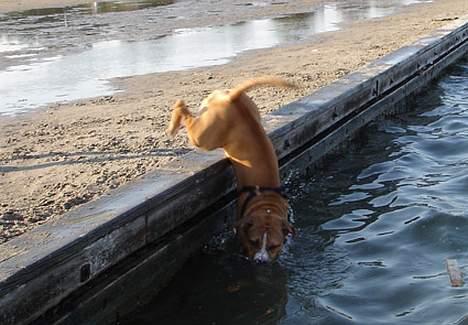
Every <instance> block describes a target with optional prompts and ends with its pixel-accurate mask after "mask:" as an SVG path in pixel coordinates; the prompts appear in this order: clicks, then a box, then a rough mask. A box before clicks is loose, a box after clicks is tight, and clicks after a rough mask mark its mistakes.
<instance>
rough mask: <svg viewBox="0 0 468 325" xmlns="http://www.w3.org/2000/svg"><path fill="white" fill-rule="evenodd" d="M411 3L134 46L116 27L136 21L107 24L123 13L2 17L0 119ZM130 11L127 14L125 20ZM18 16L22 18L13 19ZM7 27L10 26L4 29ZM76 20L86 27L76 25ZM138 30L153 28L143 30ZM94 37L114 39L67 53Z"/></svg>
mask: <svg viewBox="0 0 468 325" xmlns="http://www.w3.org/2000/svg"><path fill="white" fill-rule="evenodd" d="M417 2H423V1H420V0H387V1H373V0H366V1H335V2H328V3H326V4H323V5H320V6H319V7H317V8H316V9H315V10H314V11H312V12H310V13H303V14H296V15H292V16H284V17H280V18H275V19H260V20H253V21H247V22H241V23H237V24H232V25H226V26H218V27H209V28H194V29H181V30H176V31H175V32H174V33H173V34H171V35H168V36H164V37H160V36H159V37H158V35H152V36H151V37H150V38H151V39H150V40H143V41H134V42H129V41H125V40H119V37H120V36H122V34H120V33H121V32H119V30H125V29H126V28H127V27H128V28H132V26H133V27H135V26H134V25H135V21H134V20H132V19H130V20H128V21H127V22H126V23H124V24H123V25H119V28H117V30H116V29H114V28H113V27H111V26H114V24H116V22H115V20H116V19H120V18H121V16H118V17H117V18H116V17H114V16H112V15H110V14H103V15H99V18H100V19H99V20H93V21H92V22H87V21H86V19H87V18H86V17H88V16H89V15H88V13H90V12H92V9H90V8H89V7H85V8H87V9H86V10H85V9H82V8H81V7H75V9H70V11H68V13H69V14H70V13H71V12H73V10H76V11H77V12H80V11H83V13H86V15H83V14H79V15H78V16H77V17H75V19H74V20H73V22H71V21H67V14H64V13H63V12H60V10H58V9H47V10H51V13H50V14H45V15H44V13H47V11H45V12H42V11H41V10H34V11H29V12H26V13H14V14H12V15H4V16H3V17H0V28H2V29H3V28H5V27H7V28H8V26H10V27H11V26H13V25H14V26H16V27H15V28H16V29H15V31H16V32H15V33H14V34H12V33H5V32H2V30H1V29H0V58H1V59H2V60H1V61H3V62H4V63H3V66H2V64H1V63H0V69H1V70H0V92H1V93H2V96H1V97H0V114H15V113H18V112H24V111H27V110H31V109H33V108H36V107H39V106H43V105H46V104H50V103H54V102H63V101H70V100H77V99H82V98H88V97H96V96H104V95H109V94H112V93H114V92H115V91H116V89H114V88H113V87H112V85H111V84H110V82H109V79H111V78H116V77H126V76H133V75H142V74H148V73H155V72H166V71H177V70H184V69H189V68H194V67H202V66H211V65H219V64H224V63H226V62H228V61H229V60H230V59H231V58H232V57H234V56H235V55H237V54H239V53H241V52H243V51H247V50H253V49H262V48H269V47H274V46H278V45H281V44H286V43H290V42H295V41H296V42H297V41H301V40H304V39H306V38H307V37H310V36H312V35H314V34H317V33H322V32H327V31H334V30H338V29H339V28H340V24H342V23H346V22H351V21H355V20H361V19H369V18H375V17H381V16H385V15H389V14H391V13H392V12H394V11H395V10H396V9H398V8H400V7H402V6H405V5H408V4H413V3H417ZM167 3H170V2H169V1H168V2H164V1H140V2H125V1H124V2H118V3H116V2H111V3H99V6H102V5H108V6H109V9H108V10H109V11H112V10H111V9H110V8H114V9H113V10H114V11H117V9H115V8H119V6H123V7H121V8H128V7H125V5H129V6H130V5H131V6H132V8H134V6H138V5H139V6H141V8H148V7H149V6H150V5H152V6H157V5H163V4H167ZM145 6H147V7H145ZM44 10H45V9H44ZM102 10H104V9H102ZM147 10H148V11H149V15H151V13H153V11H152V10H158V9H157V8H154V7H153V8H148V9H147ZM41 12H42V13H41ZM132 14H133V12H130V13H126V17H132V16H131V15H132ZM154 14H155V15H156V14H157V12H154ZM18 15H19V16H21V17H22V18H21V20H18V21H17V22H14V21H13V20H14V19H16V18H15V17H18ZM31 15H34V16H31ZM111 16H112V19H111V18H109V17H111ZM31 17H32V18H31ZM80 17H81V18H80ZM108 19H110V20H109V21H108ZM12 21H13V22H12ZM11 22H12V24H13V25H9V23H11ZM81 22H86V23H83V24H84V25H83V26H81ZM144 23H147V21H145V22H144ZM15 24H19V27H18V26H17V25H15ZM136 24H137V25H138V24H139V23H138V22H137V23H136ZM141 24H143V22H141ZM145 28H148V26H146V27H145ZM7 30H8V29H7ZM143 33H151V31H147V30H146V29H145V30H144V31H143ZM33 35H34V36H33ZM90 35H91V36H90ZM100 35H104V36H103V37H102V38H103V39H109V38H110V39H114V40H111V41H108V40H105V41H96V42H92V43H90V44H89V45H87V46H86V47H85V48H84V49H83V50H81V51H78V52H76V51H74V52H73V51H72V52H67V51H66V49H68V48H76V47H79V46H83V45H82V44H83V43H84V44H87V43H86V42H85V41H83V37H87V36H90V37H93V38H92V39H94V40H95V39H96V38H97V39H100V38H99V36H100ZM140 36H141V35H140ZM80 44H81V45H80ZM44 53H45V54H44Z"/></svg>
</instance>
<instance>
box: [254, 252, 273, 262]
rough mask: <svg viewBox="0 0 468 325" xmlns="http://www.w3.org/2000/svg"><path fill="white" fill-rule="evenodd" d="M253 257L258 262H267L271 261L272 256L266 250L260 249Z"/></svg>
mask: <svg viewBox="0 0 468 325" xmlns="http://www.w3.org/2000/svg"><path fill="white" fill-rule="evenodd" d="M253 259H254V261H255V262H257V263H267V262H269V261H270V256H269V255H268V252H266V251H265V250H260V251H258V252H257V253H256V254H255V256H254V258H253Z"/></svg>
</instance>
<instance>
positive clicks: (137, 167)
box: [0, 0, 468, 243]
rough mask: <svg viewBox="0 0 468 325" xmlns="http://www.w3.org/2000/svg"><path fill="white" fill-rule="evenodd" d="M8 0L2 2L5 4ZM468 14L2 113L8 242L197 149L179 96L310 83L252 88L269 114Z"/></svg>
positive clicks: (351, 32)
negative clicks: (182, 126) (179, 126)
mask: <svg viewBox="0 0 468 325" xmlns="http://www.w3.org/2000/svg"><path fill="white" fill-rule="evenodd" d="M8 2H12V1H5V0H0V10H1V9H2V8H3V9H4V8H5V7H2V6H5V4H7V3H8ZM48 2H52V0H48ZM59 2H61V1H59ZM74 2H79V1H74ZM278 8H279V6H278ZM467 12H468V2H467V1H466V0H436V1H434V2H433V3H429V4H424V5H417V6H411V7H408V8H406V9H405V11H404V12H402V13H400V14H397V15H394V16H390V17H386V18H383V19H376V20H372V21H366V22H360V23H355V24H352V25H350V26H347V28H345V30H342V31H338V32H333V33H326V34H321V35H319V36H318V37H315V38H314V39H313V40H311V41H310V42H304V43H301V44H299V45H293V46H287V47H279V48H273V49H267V50H261V51H255V52H249V53H247V54H244V55H241V56H240V57H238V58H236V59H235V60H234V61H233V62H231V63H229V64H226V65H222V66H216V67H210V68H200V69H194V70H190V71H183V72H169V73H162V74H151V75H146V76H139V77H131V78H124V79H120V80H116V82H117V83H118V84H119V85H120V86H122V87H124V88H125V89H127V91H125V92H123V93H119V94H117V95H115V96H110V97H103V98H96V99H92V100H87V101H82V102H79V103H73V104H68V105H55V106H53V107H49V108H48V109H45V110H41V111H38V112H35V113H31V114H27V115H24V116H21V117H16V118H2V119H0V166H1V167H0V168H1V169H0V172H1V174H0V189H1V191H0V243H1V242H4V241H6V240H8V239H9V238H11V237H13V236H16V235H19V234H21V233H23V232H24V231H26V230H28V229H31V228H32V227H34V226H35V225H38V224H41V223H44V222H46V221H47V220H50V219H51V218H58V217H60V215H62V214H63V213H65V212H66V211H68V210H70V209H72V208H73V207H76V206H77V205H79V204H82V203H84V202H87V201H90V200H93V199H96V198H98V197H99V196H100V195H102V194H103V193H105V192H108V191H110V190H112V189H114V188H117V187H119V186H120V185H122V184H124V183H126V182H129V181H131V180H134V179H135V178H137V177H139V176H141V175H143V174H144V173H147V172H149V171H151V170H154V169H156V168H158V167H160V166H162V165H164V164H167V163H170V161H171V160H173V159H174V157H177V156H180V155H181V154H183V153H185V152H186V151H187V150H190V149H191V148H190V146H189V145H188V143H187V142H186V140H185V138H184V137H182V136H179V137H178V138H176V139H175V140H174V141H173V140H170V139H168V138H167V137H166V136H165V135H164V132H163V131H164V129H165V127H166V123H167V121H168V118H169V107H170V105H171V104H172V103H173V102H174V101H175V99H176V98H183V99H185V100H186V102H187V103H188V104H189V105H190V107H198V104H199V102H200V100H201V99H202V98H203V97H204V96H205V95H206V94H208V93H209V92H211V91H212V90H213V89H216V88H225V87H230V86H231V85H234V84H236V83H237V82H239V81H241V80H244V79H246V78H251V77H253V76H258V75H277V76H282V77H285V78H288V79H289V80H291V81H295V82H297V83H298V84H299V85H301V86H302V87H301V89H299V90H295V91H291V90H287V91H286V90H272V89H262V90H258V91H255V92H252V93H251V95H252V97H253V98H254V100H255V102H256V103H257V104H258V106H259V108H260V109H261V111H262V112H263V113H264V112H268V111H271V110H274V109H276V108H278V107H279V106H280V105H282V104H284V103H287V102H290V101H292V100H294V99H297V98H299V97H301V96H304V95H306V94H310V93H311V92H312V91H313V90H314V89H317V88H319V87H322V86H325V85H327V84H329V83H331V82H332V81H334V80H336V79H337V78H340V77H342V76H343V75H346V74H348V73H349V72H352V71H354V70H356V69H358V68H359V67H361V66H363V65H365V64H366V63H368V62H370V61H372V60H374V59H376V58H379V57H381V56H383V55H385V54H387V53H389V52H391V51H393V50H396V49H397V48H399V47H401V46H403V45H405V44H409V43H412V42H414V41H415V40H417V39H418V38H420V37H422V36H424V35H427V34H430V32H431V31H432V30H434V29H436V28H438V27H440V26H443V25H444V24H446V23H447V22H446V21H447V20H453V19H456V18H457V17H459V16H462V15H464V14H466V13H467ZM277 13H278V14H280V13H282V11H281V8H279V9H277Z"/></svg>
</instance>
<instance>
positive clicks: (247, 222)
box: [234, 216, 253, 233]
mask: <svg viewBox="0 0 468 325" xmlns="http://www.w3.org/2000/svg"><path fill="white" fill-rule="evenodd" d="M252 226H253V219H252V217H251V216H245V217H243V218H241V219H239V220H237V222H236V223H235V224H234V228H235V229H236V233H240V232H241V231H243V232H246V231H247V230H248V229H249V228H250V227H252Z"/></svg>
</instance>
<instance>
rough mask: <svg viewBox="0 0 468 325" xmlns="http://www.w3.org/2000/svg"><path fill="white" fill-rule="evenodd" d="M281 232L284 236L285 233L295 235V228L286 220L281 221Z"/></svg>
mask: <svg viewBox="0 0 468 325" xmlns="http://www.w3.org/2000/svg"><path fill="white" fill-rule="evenodd" d="M283 234H284V235H285V236H287V235H292V236H295V235H296V228H294V226H293V225H291V224H290V223H289V222H288V221H287V220H284V221H283Z"/></svg>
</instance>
